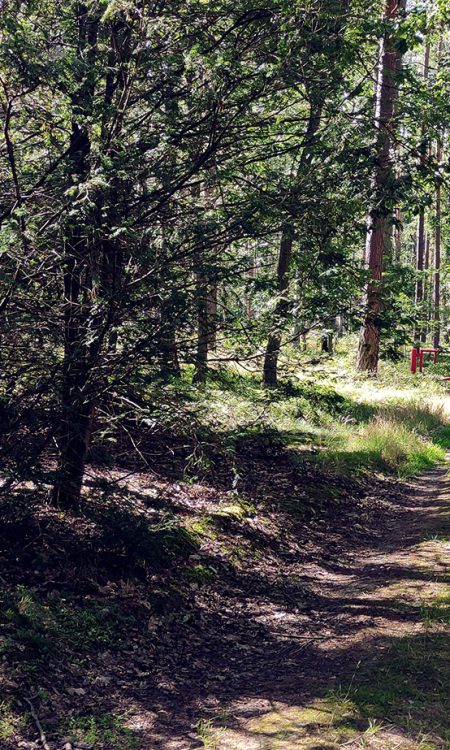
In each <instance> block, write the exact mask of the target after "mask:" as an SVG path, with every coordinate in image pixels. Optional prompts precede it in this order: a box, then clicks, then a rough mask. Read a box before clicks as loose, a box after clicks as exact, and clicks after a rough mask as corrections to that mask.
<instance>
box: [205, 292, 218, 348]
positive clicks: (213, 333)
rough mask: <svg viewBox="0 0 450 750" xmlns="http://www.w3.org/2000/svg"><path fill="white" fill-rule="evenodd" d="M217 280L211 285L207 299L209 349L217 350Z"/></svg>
mask: <svg viewBox="0 0 450 750" xmlns="http://www.w3.org/2000/svg"><path fill="white" fill-rule="evenodd" d="M217 293H218V286H217V281H213V282H212V284H211V285H210V287H209V292H208V299H207V315H208V350H209V351H210V352H215V351H216V348H217Z"/></svg>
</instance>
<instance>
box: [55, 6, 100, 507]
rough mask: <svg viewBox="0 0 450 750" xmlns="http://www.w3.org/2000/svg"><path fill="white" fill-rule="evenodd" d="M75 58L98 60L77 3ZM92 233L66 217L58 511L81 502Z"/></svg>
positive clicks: (75, 152) (86, 95)
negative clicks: (77, 32)
mask: <svg viewBox="0 0 450 750" xmlns="http://www.w3.org/2000/svg"><path fill="white" fill-rule="evenodd" d="M77 13H78V29H79V46H78V54H79V56H80V60H81V61H82V64H81V68H83V66H85V65H86V61H87V64H88V65H90V66H93V64H94V61H95V55H96V44H97V29H98V18H94V17H92V16H91V15H90V14H89V13H88V9H87V6H86V5H85V4H84V3H78V6H77ZM81 76H82V78H81V80H80V82H79V88H78V89H77V90H76V91H75V92H74V94H73V95H72V108H73V112H74V118H73V121H72V131H71V136H70V144H69V155H68V163H69V164H70V167H71V182H72V184H73V185H81V184H83V183H84V182H85V181H86V179H87V177H88V174H89V157H90V150H91V143H90V138H89V131H88V125H87V124H86V121H87V119H88V117H89V113H90V112H91V109H92V97H93V86H94V84H93V83H92V79H90V78H89V76H87V75H84V76H83V72H81ZM91 231H92V230H91V228H90V227H89V222H88V221H87V220H86V217H84V216H83V217H82V216H75V217H69V218H68V222H67V225H66V227H65V260H64V361H63V370H62V387H61V417H60V427H59V440H58V444H59V466H58V474H57V478H56V481H55V485H54V489H53V500H54V502H55V503H56V504H58V505H59V506H60V507H65V508H71V509H75V508H76V507H77V506H78V503H79V500H80V492H81V486H82V483H83V475H84V468H85V463H86V456H87V452H88V447H89V438H90V433H91V426H92V417H93V410H94V403H93V400H92V382H91V379H92V370H93V366H92V364H93V361H94V360H95V355H96V353H97V352H98V349H97V344H95V345H92V344H88V343H87V342H86V333H87V331H86V320H87V317H86V316H87V307H90V305H89V300H90V299H91V297H92V268H91V264H92V256H91V251H92V248H91Z"/></svg>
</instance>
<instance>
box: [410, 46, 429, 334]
mask: <svg viewBox="0 0 450 750" xmlns="http://www.w3.org/2000/svg"><path fill="white" fill-rule="evenodd" d="M429 67H430V44H429V42H427V44H426V46H425V52H424V60H423V77H424V80H425V81H426V80H428V74H429ZM427 151H428V148H427V141H426V139H425V131H424V129H422V133H421V144H420V162H419V164H420V169H421V170H424V169H425V167H426V163H427ZM424 260H425V209H424V207H423V206H421V207H420V211H419V219H418V222H417V239H416V271H417V279H416V285H415V295H414V298H415V303H416V305H417V306H420V305H421V303H422V302H423V300H424V279H423V271H424ZM414 338H415V336H414ZM419 338H420V341H422V343H423V342H424V341H425V338H426V333H425V330H424V329H423V326H422V327H421V330H420V333H419Z"/></svg>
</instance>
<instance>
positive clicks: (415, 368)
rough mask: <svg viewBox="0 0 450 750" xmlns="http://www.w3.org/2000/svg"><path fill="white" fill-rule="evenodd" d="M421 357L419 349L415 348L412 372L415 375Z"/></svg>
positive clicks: (412, 355) (412, 358)
mask: <svg viewBox="0 0 450 750" xmlns="http://www.w3.org/2000/svg"><path fill="white" fill-rule="evenodd" d="M418 356H419V349H418V348H416V347H415V346H413V348H412V349H411V372H412V373H415V372H416V370H417V357H418Z"/></svg>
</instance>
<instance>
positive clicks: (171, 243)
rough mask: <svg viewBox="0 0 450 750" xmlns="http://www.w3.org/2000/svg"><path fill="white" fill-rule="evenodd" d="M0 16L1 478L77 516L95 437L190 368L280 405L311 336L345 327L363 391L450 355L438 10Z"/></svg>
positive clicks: (197, 2) (49, 5) (85, 5)
mask: <svg viewBox="0 0 450 750" xmlns="http://www.w3.org/2000/svg"><path fill="white" fill-rule="evenodd" d="M0 13H1V38H0V101H1V106H2V111H3V138H2V142H1V147H0V160H1V161H0V170H1V182H0V185H1V187H0V222H1V226H0V248H1V274H0V286H1V291H0V316H1V320H0V336H1V347H0V357H1V364H2V378H1V399H2V400H1V408H2V415H3V433H4V437H3V441H2V453H3V464H4V467H5V468H4V472H5V477H9V481H13V480H14V478H15V477H17V476H19V475H20V476H22V477H24V476H25V477H26V476H30V477H33V478H39V477H40V478H44V479H45V480H46V481H47V482H50V483H51V484H52V485H53V499H54V502H56V503H58V504H59V505H60V506H62V507H76V505H77V504H78V502H79V497H80V491H81V486H82V480H83V474H84V469H85V463H86V460H87V458H88V452H89V446H90V441H91V437H92V433H93V431H96V432H100V433H101V434H102V435H104V436H105V439H106V440H107V439H108V434H109V433H108V430H110V429H112V427H113V426H115V425H116V424H117V423H120V424H121V425H122V426H123V428H124V429H125V430H127V425H128V422H129V420H130V419H131V420H135V419H137V418H138V417H139V408H140V403H141V400H142V398H143V395H142V394H143V389H144V388H145V383H146V382H148V381H149V380H151V381H156V380H158V379H161V380H166V381H167V380H168V379H169V380H170V379H171V378H174V379H176V378H177V377H179V376H180V373H181V370H182V368H183V367H185V366H186V365H191V366H193V373H194V374H193V378H194V382H195V383H197V384H199V385H200V386H201V384H202V383H204V382H205V381H206V379H207V376H208V368H209V367H214V366H217V364H218V363H220V362H227V361H239V362H241V363H246V365H247V366H249V367H251V368H252V369H259V370H260V372H261V376H262V377H263V379H264V382H265V384H266V385H267V386H268V387H275V386H276V385H277V380H278V370H279V354H280V352H281V351H282V350H283V347H285V346H287V345H294V346H295V345H301V341H302V337H303V336H304V335H306V334H307V333H309V332H311V331H312V332H317V333H318V334H321V333H323V332H325V339H327V333H326V332H327V331H328V332H329V331H330V330H331V329H334V328H336V327H337V328H339V329H340V330H341V329H342V327H343V326H344V324H345V328H346V330H358V329H359V328H360V330H361V333H360V345H359V351H358V358H357V367H358V369H360V370H361V371H367V372H369V373H370V374H376V370H377V366H378V359H379V356H380V351H381V353H382V354H383V353H384V354H385V355H386V356H396V355H397V354H398V350H399V347H400V346H401V345H402V344H403V343H405V342H408V341H410V342H411V341H414V340H415V339H420V340H421V341H424V340H426V338H427V337H432V339H433V341H434V343H435V345H436V346H437V345H439V343H440V336H441V335H445V336H446V325H447V321H446V309H447V295H448V287H447V268H446V244H447V238H448V207H447V204H448V201H447V177H448V150H447V131H448V127H447V124H448V119H449V111H450V109H449V101H450V100H449V82H450V81H449V77H450V68H449V64H448V23H449V15H448V9H447V8H446V7H445V3H444V2H442V3H440V2H437V1H436V2H431V0H430V2H429V3H418V2H417V3H416V2H414V3H413V2H411V3H409V4H408V5H406V3H405V2H404V0H387V1H386V2H382V1H379V0H344V1H342V0H302V1H301V2H300V1H298V2H297V1H294V2H289V3H288V2H284V0H273V1H272V0H269V2H264V3H262V4H258V3H257V4H254V3H250V2H248V1H247V0H238V1H237V2H236V1H235V0H234V1H233V2H229V1H228V0H220V1H219V2H216V1H215V2H208V1H206V2H203V1H202V0H187V1H186V0H184V1H183V2H164V3H160V2H146V0H143V1H142V2H139V1H136V0H134V1H128V0H123V2H122V1H120V0H110V1H109V2H108V1H107V0H85V2H80V1H79V0H69V1H68V2H67V1H65V2H59V1H58V0H45V2H42V0H41V1H40V2H35V1H33V0H28V1H27V2H19V1H18V0H8V1H7V2H4V3H3V5H2V7H1V9H0ZM364 247H365V251H364ZM327 340H328V343H326V344H325V346H329V337H328V339H327ZM380 347H381V348H380ZM111 450H112V448H111Z"/></svg>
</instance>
